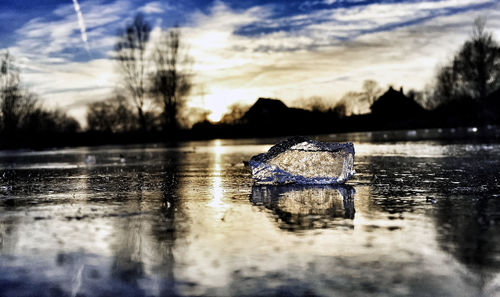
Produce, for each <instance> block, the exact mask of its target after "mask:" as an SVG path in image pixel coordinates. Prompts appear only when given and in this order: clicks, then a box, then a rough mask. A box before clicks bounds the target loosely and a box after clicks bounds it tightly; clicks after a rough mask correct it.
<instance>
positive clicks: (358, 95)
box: [339, 91, 366, 115]
mask: <svg viewBox="0 0 500 297" xmlns="http://www.w3.org/2000/svg"><path fill="white" fill-rule="evenodd" d="M365 102H366V97H365V94H364V93H363V92H355V91H349V92H347V93H345V94H344V95H343V96H342V98H341V99H340V101H339V103H341V104H342V105H343V106H344V108H345V115H352V114H358V113H360V109H361V105H363V103H364V105H366V103H365Z"/></svg>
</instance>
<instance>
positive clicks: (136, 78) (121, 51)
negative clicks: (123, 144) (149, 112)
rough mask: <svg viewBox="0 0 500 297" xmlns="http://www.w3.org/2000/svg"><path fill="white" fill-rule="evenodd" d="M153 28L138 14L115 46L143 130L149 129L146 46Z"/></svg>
mask: <svg viewBox="0 0 500 297" xmlns="http://www.w3.org/2000/svg"><path fill="white" fill-rule="evenodd" d="M150 33H151V26H150V25H149V24H148V23H147V22H146V21H145V20H144V17H143V16H142V14H137V15H136V16H135V18H134V21H133V22H132V23H131V24H128V25H127V26H126V28H125V31H119V33H118V42H117V43H116V44H115V52H116V59H117V60H118V65H119V69H120V74H121V76H122V80H123V84H124V86H125V88H126V89H127V91H128V92H129V94H130V95H131V97H132V100H133V103H134V105H135V108H136V109H137V115H138V119H139V124H140V126H141V129H143V130H146V128H147V123H146V120H147V117H146V115H145V111H144V107H145V103H146V102H145V95H146V83H147V71H148V69H147V67H148V57H147V55H146V46H147V44H148V41H149V36H150Z"/></svg>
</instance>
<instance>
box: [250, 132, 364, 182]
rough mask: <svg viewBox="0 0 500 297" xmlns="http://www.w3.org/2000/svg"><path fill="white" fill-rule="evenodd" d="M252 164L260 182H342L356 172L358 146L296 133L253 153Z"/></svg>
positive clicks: (254, 176) (254, 173) (253, 171)
mask: <svg viewBox="0 0 500 297" xmlns="http://www.w3.org/2000/svg"><path fill="white" fill-rule="evenodd" d="M249 165H250V167H251V169H252V176H253V178H254V180H255V183H257V184H269V185H277V184H290V183H295V184H341V183H344V182H345V181H346V180H348V179H350V178H351V177H352V176H353V175H354V173H355V171H354V146H353V144H352V143H350V142H349V143H333V142H319V141H314V140H310V139H307V138H305V137H293V138H289V139H287V140H285V141H283V142H280V143H278V144H276V145H275V146H273V147H271V148H270V149H269V151H268V152H267V153H265V154H259V155H257V156H253V157H252V158H251V159H250V162H249Z"/></svg>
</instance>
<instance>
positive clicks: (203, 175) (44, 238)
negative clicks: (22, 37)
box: [0, 133, 500, 296]
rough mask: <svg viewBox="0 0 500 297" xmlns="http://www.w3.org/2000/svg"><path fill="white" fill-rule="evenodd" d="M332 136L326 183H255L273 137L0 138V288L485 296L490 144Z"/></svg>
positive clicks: (495, 278) (494, 219)
mask: <svg viewBox="0 0 500 297" xmlns="http://www.w3.org/2000/svg"><path fill="white" fill-rule="evenodd" d="M409 136H410V137H411V138H412V140H415V139H414V138H413V137H414V136H413V133H411V134H409ZM342 137H348V138H350V139H354V140H355V146H356V164H355V166H356V172H357V174H356V176H355V177H354V178H353V179H352V180H350V181H348V182H347V184H346V185H345V186H344V187H340V188H338V187H331V186H301V187H290V186H287V187H281V188H276V187H269V186H264V187H262V186H254V185H253V183H252V179H251V174H250V172H249V170H248V168H246V167H245V166H244V165H243V162H242V161H244V160H248V159H249V158H250V157H251V156H253V155H255V154H258V153H262V152H265V151H267V150H268V149H269V148H270V147H271V145H272V144H274V143H276V142H277V139H264V140H242V141H229V140H224V141H211V142H193V143H186V144H182V145H180V146H179V147H177V148H164V147H162V146H154V145H148V146H144V147H141V146H132V147H102V148H88V149H87V148H78V149H67V150H58V151H49V152H35V153H31V152H2V153H0V289H1V294H0V295H2V296H33V295H36V296H110V295H117V296H118V295H119V296H175V295H178V296H196V295H210V296H213V295H222V296H259V295H260V296H269V295H280V294H281V295H291V296H303V295H309V296H333V295H335V296H360V295H362V296H394V295H397V296H498V295H499V294H500V200H499V199H500V182H499V178H500V173H499V170H498V168H499V165H500V145H498V144H495V143H485V142H483V141H474V142H471V141H468V144H465V143H460V142H458V143H443V142H437V141H413V142H376V143H372V142H365V141H364V140H363V139H362V137H361V138H357V137H360V136H359V135H358V134H355V135H350V136H349V135H348V136H342ZM377 137H378V136H377ZM338 138H339V136H336V137H335V136H331V137H329V136H325V137H320V139H322V140H332V139H333V140H338ZM381 138H383V137H381ZM356 139H359V140H356ZM342 141H343V140H342ZM86 156H94V157H95V163H85V159H86ZM87 159H88V157H87Z"/></svg>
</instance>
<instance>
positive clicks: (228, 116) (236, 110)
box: [220, 103, 250, 124]
mask: <svg viewBox="0 0 500 297" xmlns="http://www.w3.org/2000/svg"><path fill="white" fill-rule="evenodd" d="M228 109H229V112H227V113H225V114H224V115H223V116H222V119H221V120H220V122H221V123H223V124H236V123H237V122H238V121H239V120H240V119H241V118H242V117H243V115H244V114H245V113H246V112H247V111H248V110H249V109H250V106H248V105H243V104H241V103H234V104H231V105H230V106H229V108H228Z"/></svg>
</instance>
